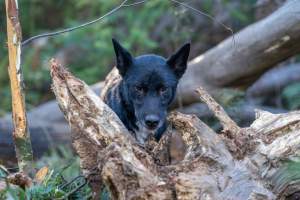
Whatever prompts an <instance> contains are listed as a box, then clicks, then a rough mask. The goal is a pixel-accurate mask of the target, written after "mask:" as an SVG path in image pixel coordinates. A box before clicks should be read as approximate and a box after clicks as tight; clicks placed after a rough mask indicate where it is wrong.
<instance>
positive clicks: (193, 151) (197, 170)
mask: <svg viewBox="0 0 300 200" xmlns="http://www.w3.org/2000/svg"><path fill="white" fill-rule="evenodd" d="M51 76H52V80H53V85H52V86H53V91H54V93H55V95H56V98H57V100H58V103H59V105H60V108H61V110H62V111H63V113H64V115H65V117H66V119H67V120H68V122H69V124H70V126H71V128H72V139H73V145H74V147H75V149H76V151H77V153H78V154H79V156H80V159H81V167H82V169H83V172H84V173H85V174H86V176H87V178H88V179H89V180H90V183H91V185H92V186H93V191H94V192H95V193H97V192H99V189H100V188H101V187H102V186H103V185H105V186H106V187H107V188H108V190H109V192H110V194H111V196H112V198H113V199H126V200H127V199H220V200H221V199H222V200H224V199H225V200H226V199H228V200H229V199H230V200H231V199H237V200H239V199H241V200H244V199H264V200H265V199H275V198H276V197H277V198H281V199H284V197H285V196H286V195H291V193H295V191H296V192H297V191H300V189H299V182H297V181H295V180H293V179H286V178H283V177H284V175H283V174H282V173H281V172H282V168H284V165H285V161H288V160H292V159H294V158H295V157H297V156H299V153H300V151H299V144H300V131H299V127H300V120H299V119H300V112H292V113H288V114H278V115H274V114H271V113H268V112H264V111H258V112H257V119H256V120H255V121H254V123H253V124H252V125H251V126H250V127H248V128H240V127H238V126H237V125H236V124H235V122H233V121H232V120H231V119H230V118H229V117H228V116H227V114H226V113H225V112H224V110H223V109H222V108H221V106H220V105H218V104H217V103H216V102H215V101H214V99H213V98H212V97H210V95H209V94H208V93H207V92H206V91H205V90H204V89H201V88H200V89H199V90H197V91H198V95H199V96H200V97H201V99H202V100H203V101H204V102H205V103H206V104H208V106H209V108H210V109H211V110H212V111H213V112H214V114H215V115H216V117H217V118H218V119H219V120H220V122H221V124H222V125H223V134H216V133H215V132H214V131H213V130H211V129H210V128H209V127H208V126H206V125H205V124H204V123H203V122H201V121H200V120H199V119H198V118H197V117H195V116H190V115H183V114H180V113H173V114H171V115H170V117H169V121H170V124H172V127H169V129H168V131H167V133H166V134H165V135H164V136H163V138H162V139H161V140H160V142H159V143H156V142H154V141H152V140H151V141H149V142H148V143H147V145H146V146H145V147H141V146H139V145H138V144H137V143H136V142H135V139H134V138H133V137H132V136H131V134H130V133H129V132H128V130H127V129H126V128H125V127H124V125H123V124H122V123H121V121H120V119H119V118H118V117H117V115H116V114H115V113H114V112H113V111H112V110H111V109H110V108H109V107H108V106H107V105H106V104H105V103H103V101H102V100H101V99H100V98H99V97H98V96H97V95H96V94H95V93H94V92H93V91H92V90H91V89H90V88H89V87H88V86H87V85H86V84H85V83H84V82H82V81H81V80H79V79H77V78H75V77H74V76H73V75H72V74H71V73H70V72H68V71H67V70H66V69H64V68H63V67H61V66H60V65H59V64H58V63H56V62H55V61H52V63H51ZM175 132H177V133H178V134H179V135H180V136H181V137H182V140H183V141H184V143H185V144H186V146H187V149H186V152H185V156H184V158H183V159H182V160H181V161H180V162H178V163H177V164H170V160H169V159H167V158H168V157H169V155H168V153H169V150H168V144H169V139H170V138H171V137H170V135H172V134H174V133H175ZM295 188H296V189H295Z"/></svg>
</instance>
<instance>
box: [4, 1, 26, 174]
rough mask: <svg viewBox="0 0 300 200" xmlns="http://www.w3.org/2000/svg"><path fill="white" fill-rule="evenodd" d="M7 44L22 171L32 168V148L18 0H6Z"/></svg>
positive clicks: (19, 164)
mask: <svg viewBox="0 0 300 200" xmlns="http://www.w3.org/2000/svg"><path fill="white" fill-rule="evenodd" d="M5 4H6V15H7V18H6V19H7V38H8V40H7V44H8V54H9V67H8V72H9V78H10V86H11V95H12V116H13V123H14V130H13V138H14V143H15V150H16V155H17V159H18V166H19V169H20V171H22V172H25V173H28V172H30V171H31V170H32V149H31V142H30V135H29V130H28V126H27V119H26V109H25V101H24V93H23V89H22V86H23V81H22V71H21V41H22V33H21V25H20V22H19V17H18V1H17V0H6V1H5Z"/></svg>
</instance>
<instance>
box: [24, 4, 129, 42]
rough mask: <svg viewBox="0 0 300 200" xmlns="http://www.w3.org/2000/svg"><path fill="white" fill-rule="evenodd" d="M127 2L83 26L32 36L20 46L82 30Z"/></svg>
mask: <svg viewBox="0 0 300 200" xmlns="http://www.w3.org/2000/svg"><path fill="white" fill-rule="evenodd" d="M127 1H128V0H124V1H123V2H122V3H121V4H120V5H119V6H117V7H115V8H114V9H112V10H111V11H109V12H108V13H106V14H104V15H102V16H101V17H99V18H97V19H94V20H92V21H89V22H86V23H84V24H81V25H78V26H74V27H71V28H66V29H63V30H59V31H55V32H51V33H43V34H40V35H36V36H33V37H31V38H29V39H27V40H25V41H23V42H22V46H25V45H26V44H28V43H30V42H32V41H33V40H36V39H38V38H42V37H51V36H55V35H58V34H62V33H66V32H70V31H74V30H77V29H80V28H83V27H85V26H88V25H91V24H94V23H96V22H98V21H100V20H102V19H103V18H105V17H107V16H109V15H111V14H113V13H114V12H116V11H118V10H119V9H121V8H122V7H124V5H126V2H127ZM129 5H130V4H127V5H126V6H129Z"/></svg>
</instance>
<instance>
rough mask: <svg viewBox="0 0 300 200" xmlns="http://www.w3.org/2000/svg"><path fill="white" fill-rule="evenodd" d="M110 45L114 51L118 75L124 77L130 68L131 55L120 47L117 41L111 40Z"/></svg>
mask: <svg viewBox="0 0 300 200" xmlns="http://www.w3.org/2000/svg"><path fill="white" fill-rule="evenodd" d="M112 43H113V45H114V49H115V54H116V59H117V64H116V65H117V68H118V70H119V73H120V75H121V76H124V75H125V74H126V72H127V70H128V69H129V67H130V66H131V64H132V59H133V58H132V56H131V54H130V53H129V52H128V51H127V50H126V49H125V48H124V47H122V46H121V44H120V43H119V42H118V41H117V40H115V39H112Z"/></svg>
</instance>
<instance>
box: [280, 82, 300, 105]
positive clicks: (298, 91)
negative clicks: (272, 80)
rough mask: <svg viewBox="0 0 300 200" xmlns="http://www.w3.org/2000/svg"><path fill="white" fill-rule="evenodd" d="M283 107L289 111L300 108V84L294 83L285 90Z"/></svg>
mask: <svg viewBox="0 0 300 200" xmlns="http://www.w3.org/2000/svg"><path fill="white" fill-rule="evenodd" d="M281 96H282V101H283V105H284V107H285V108H287V109H289V110H296V109H299V108H300V83H293V84H291V85H288V86H287V87H285V88H284V89H283V92H282V94H281Z"/></svg>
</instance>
